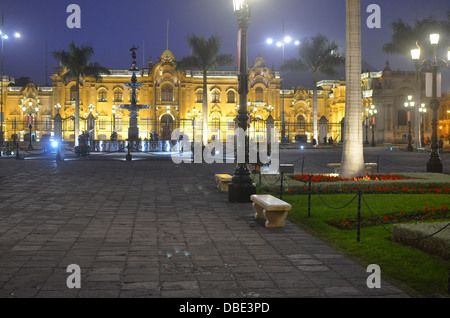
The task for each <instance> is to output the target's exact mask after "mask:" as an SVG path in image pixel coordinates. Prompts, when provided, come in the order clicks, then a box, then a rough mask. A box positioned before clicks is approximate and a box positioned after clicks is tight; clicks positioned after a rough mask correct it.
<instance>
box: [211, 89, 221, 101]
mask: <svg viewBox="0 0 450 318" xmlns="http://www.w3.org/2000/svg"><path fill="white" fill-rule="evenodd" d="M211 102H212V103H220V91H219V90H218V89H215V90H213V91H212V94H211Z"/></svg>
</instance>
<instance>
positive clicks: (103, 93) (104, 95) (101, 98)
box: [98, 88, 107, 102]
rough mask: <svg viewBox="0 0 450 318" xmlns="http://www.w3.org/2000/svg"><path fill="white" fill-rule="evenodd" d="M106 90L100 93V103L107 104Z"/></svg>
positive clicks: (101, 90)
mask: <svg viewBox="0 0 450 318" xmlns="http://www.w3.org/2000/svg"><path fill="white" fill-rule="evenodd" d="M106 94H107V92H106V89H104V88H102V89H100V90H99V91H98V101H99V102H106Z"/></svg>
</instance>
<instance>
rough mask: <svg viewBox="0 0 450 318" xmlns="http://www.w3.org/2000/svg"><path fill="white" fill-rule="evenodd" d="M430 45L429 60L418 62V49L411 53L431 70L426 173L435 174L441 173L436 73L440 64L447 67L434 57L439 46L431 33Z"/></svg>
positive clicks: (436, 38)
mask: <svg viewBox="0 0 450 318" xmlns="http://www.w3.org/2000/svg"><path fill="white" fill-rule="evenodd" d="M430 44H431V46H432V47H433V57H432V58H431V59H424V60H423V61H422V62H419V59H420V47H418V48H417V49H416V51H414V53H413V52H411V54H412V55H413V54H414V58H415V59H416V60H417V63H418V65H423V64H428V65H430V69H431V76H432V83H431V101H430V109H431V110H432V112H433V113H432V119H431V129H432V135H431V154H430V158H429V159H428V161H427V172H436V173H442V170H443V167H442V161H441V158H440V157H439V154H438V148H439V146H438V136H437V126H438V118H437V111H438V109H439V100H438V99H437V72H438V70H439V67H440V64H441V65H442V64H444V65H445V66H446V67H448V64H447V62H446V61H445V60H443V59H438V58H437V56H436V48H437V45H438V44H439V34H437V33H433V34H430ZM447 59H448V60H450V49H449V51H448V52H447Z"/></svg>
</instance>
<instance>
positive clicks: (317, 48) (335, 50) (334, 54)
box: [281, 33, 345, 142]
mask: <svg viewBox="0 0 450 318" xmlns="http://www.w3.org/2000/svg"><path fill="white" fill-rule="evenodd" d="M298 53H299V57H300V58H293V59H289V60H287V61H286V62H284V63H283V65H282V66H281V70H283V71H293V72H312V74H313V138H314V139H315V140H316V141H317V142H318V141H319V139H318V131H317V121H318V119H317V76H318V74H319V73H321V74H323V75H327V76H335V75H336V74H337V72H336V70H335V68H336V67H337V66H339V65H343V64H344V61H345V60H344V57H343V56H342V54H339V46H338V44H337V43H336V42H334V41H333V42H331V43H330V42H329V41H328V39H327V37H326V36H324V35H322V34H320V33H319V34H318V35H316V36H315V37H312V38H311V40H308V39H304V40H303V41H302V45H301V47H300V49H299V52H298Z"/></svg>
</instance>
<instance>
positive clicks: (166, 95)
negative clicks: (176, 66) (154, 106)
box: [161, 84, 173, 102]
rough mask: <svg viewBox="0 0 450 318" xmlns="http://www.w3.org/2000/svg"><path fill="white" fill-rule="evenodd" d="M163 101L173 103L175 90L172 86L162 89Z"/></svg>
mask: <svg viewBox="0 0 450 318" xmlns="http://www.w3.org/2000/svg"><path fill="white" fill-rule="evenodd" d="M161 101H163V102H173V88H172V86H171V85H169V84H166V85H164V86H163V87H161Z"/></svg>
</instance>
